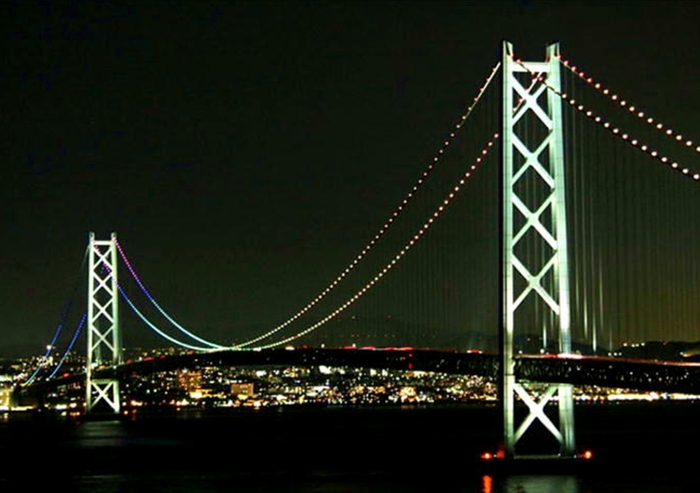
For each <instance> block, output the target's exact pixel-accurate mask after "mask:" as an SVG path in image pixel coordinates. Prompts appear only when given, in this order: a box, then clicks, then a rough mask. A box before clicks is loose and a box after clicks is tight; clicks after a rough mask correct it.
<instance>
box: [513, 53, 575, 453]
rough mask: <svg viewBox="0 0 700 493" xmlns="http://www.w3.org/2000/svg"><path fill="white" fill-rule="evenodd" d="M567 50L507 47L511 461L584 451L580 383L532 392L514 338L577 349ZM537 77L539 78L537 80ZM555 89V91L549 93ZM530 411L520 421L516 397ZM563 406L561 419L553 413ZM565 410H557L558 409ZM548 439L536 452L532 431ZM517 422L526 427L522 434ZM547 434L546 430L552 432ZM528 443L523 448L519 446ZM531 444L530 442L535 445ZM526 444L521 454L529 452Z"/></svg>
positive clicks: (563, 350)
mask: <svg viewBox="0 0 700 493" xmlns="http://www.w3.org/2000/svg"><path fill="white" fill-rule="evenodd" d="M558 55H559V45H558V44H553V45H550V46H549V47H547V57H546V61H544V62H523V61H519V60H516V59H515V58H514V57H513V47H512V45H511V44H510V43H508V42H504V45H503V134H502V135H503V175H502V182H503V183H502V186H503V212H502V214H503V217H502V220H503V237H502V255H503V257H502V261H503V264H502V269H503V300H502V315H503V320H502V328H501V358H502V359H501V365H500V368H501V375H500V377H501V382H500V384H501V404H502V407H503V449H502V451H501V452H502V453H503V454H505V457H506V458H516V457H517V456H523V455H535V454H536V455H551V456H554V457H573V456H574V455H575V451H574V449H575V437H574V407H573V396H572V386H571V385H560V384H554V385H550V386H548V387H547V388H545V389H542V388H538V389H534V388H532V387H531V388H528V386H527V384H526V383H525V382H521V381H519V380H518V379H516V377H515V372H514V368H515V357H516V356H517V355H516V354H514V352H515V351H516V348H515V346H514V334H516V332H517V334H518V335H524V334H530V333H537V334H541V337H542V346H543V347H547V346H549V345H551V344H554V345H555V346H554V348H555V350H556V351H558V352H560V353H569V352H570V351H571V334H570V307H569V267H568V258H567V257H568V254H567V234H566V232H567V223H566V212H565V205H566V201H565V190H564V155H563V151H564V150H563V130H562V119H561V111H562V108H561V100H560V98H559V97H558V96H557V95H556V94H555V92H554V91H553V90H556V91H559V90H560V86H561V81H560V70H559V60H558ZM535 74H536V75H538V76H539V77H535ZM547 86H549V87H550V88H551V89H553V90H548V89H547ZM517 399H520V400H521V401H522V402H523V403H524V404H525V407H526V408H527V415H526V416H525V417H524V419H523V420H522V421H521V422H519V424H518V423H516V417H518V418H519V417H520V416H519V415H518V416H516V407H515V403H516V400H517ZM550 402H552V404H554V403H556V405H558V408H559V409H558V411H559V413H558V417H553V418H550V416H549V415H548V414H547V413H545V408H546V406H547V404H548V403H550ZM555 414H556V413H555ZM537 423H539V424H541V425H543V426H538V427H537V428H539V430H540V433H544V437H545V439H544V440H543V439H542V437H541V435H538V436H539V438H537V439H536V443H534V442H533V444H534V445H536V447H532V449H534V448H537V449H539V448H543V447H544V448H546V446H547V445H546V442H547V440H549V436H550V435H551V436H553V437H554V440H551V442H552V444H551V446H552V449H553V450H552V452H551V453H550V452H547V451H545V452H544V453H541V452H540V451H536V452H535V451H534V450H531V449H530V448H528V450H525V451H524V452H522V453H520V452H519V451H521V448H522V447H524V446H525V444H524V443H523V442H527V439H525V440H521V439H523V438H525V436H526V435H528V436H529V435H532V436H533V437H534V436H535V433H537V432H536V431H534V430H535V428H533V427H531V425H533V424H537ZM516 424H517V428H516ZM543 428H544V429H543ZM516 445H518V447H516ZM527 445H530V444H527ZM519 447H521V448H519Z"/></svg>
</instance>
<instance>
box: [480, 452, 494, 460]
mask: <svg viewBox="0 0 700 493" xmlns="http://www.w3.org/2000/svg"><path fill="white" fill-rule="evenodd" d="M493 458H494V455H493V454H492V453H491V452H484V453H483V454H481V459H482V460H491V459H493Z"/></svg>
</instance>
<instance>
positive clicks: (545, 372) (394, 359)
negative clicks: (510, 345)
mask: <svg viewBox="0 0 700 493" xmlns="http://www.w3.org/2000/svg"><path fill="white" fill-rule="evenodd" d="M322 365H323V366H329V367H341V366H342V367H351V368H376V369H380V368H381V369H393V370H407V371H411V370H413V371H426V372H441V373H451V374H458V375H478V376H485V377H492V378H497V377H498V375H499V356H498V355H497V354H488V353H482V352H479V351H469V352H458V351H446V350H433V349H418V348H391V349H386V348H384V349H382V348H352V349H350V348H303V347H302V348H294V349H278V348H274V349H262V350H251V351H240V350H235V351H234V350H230V351H212V352H204V353H197V352H192V353H188V354H182V355H175V356H164V357H160V358H149V359H144V360H140V361H133V362H127V363H125V364H122V365H120V366H118V367H115V368H99V369H97V370H96V371H95V374H96V375H97V376H98V377H99V378H109V377H115V376H116V377H117V378H118V379H120V380H124V379H127V378H129V376H132V375H143V374H148V373H155V372H161V371H168V370H176V369H180V368H201V367H207V366H219V367H226V366H300V367H315V366H322ZM515 374H516V375H517V377H518V378H519V379H521V380H523V381H525V382H540V383H562V384H573V385H576V386H590V385H598V386H601V387H612V388H626V389H636V390H642V391H657V392H668V393H686V394H700V363H685V362H668V361H654V360H641V359H625V358H613V357H600V356H580V355H576V354H559V355H520V356H518V357H517V358H516V359H515ZM84 379H85V375H84V374H74V375H69V376H64V377H62V378H56V379H53V380H51V381H49V382H40V383H36V384H34V385H32V386H30V387H29V388H25V389H23V391H22V392H42V389H49V388H56V387H60V386H63V385H68V384H73V383H76V382H81V381H83V380H84ZM32 389H33V390H32Z"/></svg>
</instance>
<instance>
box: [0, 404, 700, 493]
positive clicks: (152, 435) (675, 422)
mask: <svg viewBox="0 0 700 493" xmlns="http://www.w3.org/2000/svg"><path fill="white" fill-rule="evenodd" d="M576 418H577V440H578V442H579V445H580V448H591V449H593V450H594V452H595V453H596V460H594V461H593V462H590V463H588V464H586V467H584V468H565V467H562V466H560V465H558V464H549V463H545V464H533V465H527V467H521V468H518V469H515V470H513V469H510V470H500V469H496V470H494V469H490V468H488V467H485V465H484V463H483V462H481V461H480V460H479V459H478V456H479V455H480V454H481V453H482V452H483V451H484V450H487V449H493V448H494V446H495V445H496V442H497V440H498V430H499V427H500V417H499V415H498V412H497V410H496V409H495V408H493V407H483V406H440V407H424V408H417V407H406V408H400V407H391V408H389V407H387V408H352V409H348V408H315V409H278V410H260V411H245V412H240V411H230V412H197V411H186V412H179V413H171V414H165V415H160V416H154V415H137V416H136V417H135V418H133V419H130V420H114V421H88V422H75V421H72V422H69V421H63V420H56V419H52V418H49V417H45V418H42V419H36V418H29V417H28V416H18V415H10V417H9V419H5V420H4V421H0V492H5V491H13V492H14V491H31V492H40V491H57V490H60V491H70V492H71V493H81V492H91V493H113V492H173V493H179V492H183V493H184V492H188V493H189V492H224V491H226V492H246V491H251V492H253V491H254V492H339V493H340V492H342V493H355V492H394V491H396V492H399V491H400V492H417V491H430V492H453V491H454V492H464V493H468V492H479V493H526V492H528V493H529V492H545V493H549V492H551V493H607V492H622V493H624V492H634V493H650V492H686V491H687V492H698V491H700V469H699V466H698V463H699V462H698V458H700V451H698V444H699V443H700V441H699V439H700V403H688V402H662V403H659V402H655V403H632V404H615V405H612V404H606V405H592V406H578V407H577V408H576Z"/></svg>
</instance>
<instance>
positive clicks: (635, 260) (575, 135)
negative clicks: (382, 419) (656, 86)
mask: <svg viewBox="0 0 700 493" xmlns="http://www.w3.org/2000/svg"><path fill="white" fill-rule="evenodd" d="M624 125H627V126H624ZM698 144H700V143H694V142H693V141H692V140H691V139H689V138H687V137H684V136H683V135H682V134H681V133H680V132H679V131H677V130H676V129H675V128H674V127H673V126H671V125H669V124H666V123H663V122H661V121H660V120H659V119H657V118H656V117H655V116H653V115H651V114H650V113H649V112H648V111H646V110H645V109H642V107H640V106H638V104H637V103H636V102H635V103H633V102H632V101H629V100H627V99H625V98H624V97H623V96H622V95H620V94H618V93H617V92H615V91H613V90H612V89H610V88H608V87H607V86H606V85H605V84H604V83H603V82H601V81H600V80H599V79H598V78H594V77H593V76H591V75H589V74H588V73H587V72H585V71H584V70H582V69H580V68H579V67H577V66H576V65H575V64H574V63H572V62H570V61H568V60H567V59H566V58H565V57H564V56H562V54H561V53H560V51H559V46H558V44H553V45H550V46H548V47H547V49H546V56H545V57H544V60H543V61H523V60H521V59H519V58H518V57H516V55H515V54H514V51H513V47H512V45H511V44H510V43H508V42H504V45H503V55H502V59H501V60H500V61H498V63H496V64H495V66H494V67H493V68H492V70H491V71H490V72H489V74H488V76H487V77H486V80H485V83H484V84H483V86H482V87H481V88H479V90H478V91H477V92H476V96H475V97H474V99H473V102H472V104H471V105H470V106H469V108H468V109H467V110H466V112H464V113H463V114H462V116H461V117H460V118H459V120H458V122H457V123H456V125H454V126H453V128H451V129H450V130H449V131H448V133H447V136H446V138H445V139H444V141H443V142H442V144H441V145H440V146H439V149H438V151H437V152H436V153H435V155H434V156H433V158H432V159H431V160H430V161H429V163H428V164H427V167H426V168H425V170H424V171H423V173H422V174H421V175H420V176H419V177H418V179H417V180H416V181H415V182H414V183H413V186H412V187H411V188H410V190H409V191H408V193H407V194H406V195H405V196H404V197H403V199H402V200H401V201H400V202H399V203H398V205H397V206H396V208H395V209H394V210H393V211H392V212H391V213H390V214H389V215H388V217H387V219H386V220H385V221H384V222H383V224H382V226H381V227H380V228H379V229H378V231H377V232H376V234H374V236H372V237H371V239H370V240H369V241H367V243H366V244H365V245H364V247H362V248H361V249H359V253H358V254H357V255H356V257H354V258H353V259H352V260H351V261H350V262H349V263H348V264H346V266H345V267H344V268H343V269H342V270H341V271H340V273H339V274H338V275H337V276H336V277H335V278H334V279H333V280H332V281H331V282H330V283H328V284H327V286H326V287H325V288H324V289H322V290H320V292H319V294H318V295H317V296H315V297H314V298H312V299H311V301H309V302H308V303H306V304H304V305H302V306H301V308H299V309H298V310H297V311H296V312H294V313H293V314H292V315H291V316H289V317H288V318H286V319H284V320H282V321H280V322H277V323H275V324H273V325H272V326H271V327H269V328H267V329H263V330H260V331H257V333H251V332H250V331H247V332H246V335H244V336H241V335H240V334H231V339H236V340H235V342H229V343H219V342H214V341H211V340H208V339H207V338H204V337H201V336H200V335H197V334H196V333H195V331H194V330H191V329H188V328H186V327H185V326H184V325H183V324H180V323H179V322H178V321H176V319H175V318H174V317H173V316H171V315H170V313H169V312H167V311H166V310H165V309H164V308H163V307H162V306H161V305H160V304H159V303H158V302H157V301H156V299H155V297H154V296H153V294H152V293H151V292H150V291H149V289H148V288H147V287H146V285H145V283H144V282H143V281H142V280H141V278H140V277H139V275H138V274H137V270H136V267H135V265H134V263H133V262H132V261H131V260H130V258H129V257H127V255H126V252H125V249H124V248H123V246H122V245H121V243H120V242H119V241H118V239H117V235H116V234H112V236H111V238H109V239H98V238H96V237H95V235H94V234H91V236H90V240H89V244H88V247H87V249H86V253H85V259H84V264H87V267H86V269H87V272H88V275H87V289H86V301H87V310H86V313H85V314H84V315H83V316H82V318H81V319H80V321H79V322H78V323H77V326H76V329H75V330H74V332H73V334H72V336H71V337H70V340H69V342H68V343H67V344H66V345H65V351H64V354H63V356H62V357H61V358H60V359H59V361H58V364H57V365H55V367H54V368H51V369H49V368H47V367H45V366H40V367H37V369H36V371H35V372H34V373H33V374H32V375H30V376H29V378H28V379H27V381H26V383H25V385H24V386H23V387H22V389H21V390H20V391H21V392H30V391H32V389H34V390H35V391H36V389H42V388H46V387H47V386H49V387H50V386H52V385H54V386H55V385H61V384H65V383H66V382H69V381H84V382H85V402H86V409H87V410H88V412H90V411H92V410H95V409H98V408H100V407H102V408H105V407H106V408H107V409H108V410H110V411H111V412H114V413H118V412H119V410H120V380H121V379H122V378H125V376H126V375H129V374H131V373H133V372H137V371H140V372H156V371H163V370H166V369H171V368H183V367H192V366H205V365H220V366H224V365H230V366H238V365H269V364H293V365H302V366H315V365H331V366H332V365H337V366H354V367H362V368H396V369H415V370H424V371H439V372H447V373H456V374H476V375H485V376H490V377H493V378H495V379H497V380H498V382H499V386H500V404H501V407H502V414H503V431H502V432H503V444H502V449H501V451H500V452H501V454H502V456H504V457H508V458H512V457H521V456H523V454H521V453H520V452H519V449H518V444H519V443H520V442H521V439H522V438H523V437H524V436H525V435H527V434H528V433H530V430H531V429H532V425H533V424H534V423H539V424H540V425H542V427H543V428H544V429H545V430H547V432H548V433H549V434H551V436H552V437H554V439H555V440H553V443H554V444H555V445H554V447H553V448H552V450H545V451H543V453H544V454H548V455H551V456H553V457H576V456H577V450H576V442H575V423H574V401H573V394H572V389H573V386H575V385H602V386H610V387H629V388H638V389H647V390H663V391H669V392H673V391H676V392H687V393H698V391H700V367H698V366H697V365H695V364H693V363H689V362H687V361H682V358H681V357H680V356H679V358H678V359H679V360H681V361H649V360H635V359H629V358H619V357H615V355H614V353H613V351H614V348H615V347H617V346H619V345H621V344H622V343H623V342H624V341H630V340H632V341H635V340H636V341H644V340H648V339H649V338H651V337H654V336H658V335H659V334H663V335H664V339H669V340H670V339H683V338H684V337H685V338H687V337H688V334H693V333H694V332H693V330H694V323H695V322H694V321H695V320H697V315H698V313H697V307H696V306H695V305H696V303H695V302H694V293H696V292H697V288H698V287H699V286H698V280H699V279H700V276H698V265H697V262H695V261H694V260H693V258H692V257H693V255H692V252H693V251H694V250H695V249H696V247H697V243H698V242H699V241H700V221H697V220H696V218H695V216H694V215H693V210H694V209H697V204H698V201H699V200H700V189H698V188H697V187H698V182H700V172H699V171H700V167H698V166H697V165H696V169H695V170H693V168H692V166H691V165H692V164H693V160H697V155H698V154H700V145H698ZM677 156H678V157H677ZM679 219H682V220H679ZM676 224H678V226H676ZM428 259H429V260H428ZM411 265H413V266H414V267H413V270H411V268H410V266H411ZM120 266H121V269H120V268H119V267H120ZM125 273H126V275H124V274H125ZM124 279H126V280H127V281H128V283H129V285H130V286H131V288H132V289H133V290H135V291H134V292H136V293H137V294H138V295H139V296H140V297H141V300H142V301H143V300H145V305H146V306H147V307H148V310H150V313H147V310H146V309H145V308H143V303H142V304H140V303H139V302H138V300H137V299H136V298H135V297H134V296H133V295H130V294H129V293H130V291H129V289H128V288H127V282H125V281H124ZM632 287H633V288H634V289H631V288H632ZM428 299H430V300H431V301H427V300H428ZM120 302H121V303H122V304H120ZM120 306H121V307H122V310H123V307H126V310H125V311H126V312H128V313H130V314H131V316H134V317H135V318H134V320H136V321H135V322H132V323H131V325H135V326H136V325H138V326H140V327H146V328H147V329H149V330H151V331H153V332H154V333H156V334H157V335H158V336H159V337H162V338H163V339H165V340H166V341H168V343H169V344H172V345H177V346H180V347H183V348H186V349H188V350H189V351H190V354H186V355H180V356H173V357H171V358H164V359H158V360H156V361H141V362H129V363H126V362H125V361H124V358H123V348H122V317H123V314H122V312H121V311H120ZM402 310H403V313H404V315H403V317H404V318H403V319H404V320H411V321H421V323H415V324H413V325H412V326H411V327H412V328H411V327H409V328H408V329H407V328H406V327H407V326H408V324H404V325H403V326H400V325H399V324H398V322H396V319H399V318H400V315H392V316H391V317H386V316H384V315H382V316H381V317H378V316H377V314H385V313H391V314H400V313H402ZM367 313H370V314H372V315H371V316H370V315H366V314H367ZM363 314H365V315H364V316H363ZM64 315H66V314H64ZM154 317H160V318H162V319H164V320H165V321H166V322H167V323H168V324H169V325H170V326H172V327H174V331H175V333H176V335H172V334H173V332H172V331H169V330H165V329H162V328H161V327H160V326H158V325H157V324H156V323H155V322H154ZM382 317H383V318H382ZM389 318H391V322H392V323H394V325H392V323H389V320H388V319H389ZM66 320H67V316H64V319H63V320H62V321H61V323H60V324H59V325H58V329H57V330H56V332H55V334H54V336H53V338H52V340H51V342H50V343H49V345H48V347H49V348H50V350H54V349H55V348H56V347H57V345H58V340H59V337H60V334H61V331H62V329H63V328H64V326H65V325H66ZM377 320H381V323H379V322H377ZM436 320H437V321H436ZM396 327H399V329H397V330H399V331H400V332H401V334H399V335H398V337H405V338H406V340H400V341H398V342H399V344H394V345H399V346H402V345H405V346H409V344H408V342H409V341H408V339H410V342H411V343H414V342H416V341H417V342H418V346H422V348H420V347H413V345H411V347H404V348H403V349H402V350H396V349H393V350H389V349H386V348H381V347H377V348H373V349H365V350H362V349H341V348H340V347H332V346H333V344H330V341H331V340H334V339H331V338H330V334H333V333H336V334H338V333H340V334H341V335H336V336H335V337H336V339H335V340H341V341H342V338H343V337H345V338H346V340H345V341H343V342H344V343H345V344H350V343H352V342H353V341H354V340H355V339H353V338H356V337H358V335H357V332H358V331H359V332H362V331H363V330H364V331H366V332H367V333H368V334H365V335H366V336H367V337H369V336H370V335H371V336H376V337H378V336H379V335H381V337H383V338H384V339H382V338H381V337H380V338H379V339H378V340H379V341H380V342H382V341H388V340H396V337H397V334H396V333H392V328H396ZM416 327H418V328H416ZM425 327H428V330H425ZM436 327H440V329H437V328H436ZM438 330H444V331H446V332H447V334H446V337H445V338H444V339H445V340H449V341H452V342H451V343H449V344H447V346H449V347H445V346H446V345H445V344H444V343H441V344H436V343H435V342H434V341H437V340H438V337H437V336H436V333H437V331H438ZM370 332H371V334H369V333H370ZM380 332H381V334H379V333H380ZM83 333H84V334H85V339H86V348H87V350H86V365H85V371H84V374H81V375H71V376H61V375H60V374H59V371H60V370H59V369H60V367H61V364H62V363H63V362H64V361H65V359H66V357H67V355H68V354H70V353H71V351H75V350H76V349H75V347H76V343H77V341H78V340H79V339H80V336H81V334H83ZM477 333H479V334H481V335H479V336H476V335H475V334H477ZM248 334H249V335H248ZM483 334H487V335H488V336H487V337H486V338H484V337H483ZM361 335H362V334H361ZM421 337H423V339H422V340H421ZM386 345H389V344H386ZM436 346H437V347H436ZM475 346H483V347H479V349H480V351H470V350H469V349H471V348H473V347H475ZM47 355H48V352H47ZM543 384H545V385H544V387H543ZM552 407H556V409H557V412H554V413H552V412H550V409H551V408H552ZM522 410H524V411H525V412H524V413H522V412H521V411H522Z"/></svg>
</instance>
